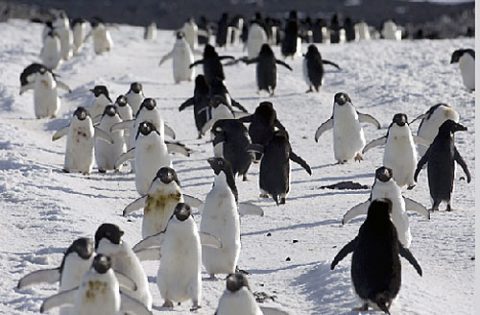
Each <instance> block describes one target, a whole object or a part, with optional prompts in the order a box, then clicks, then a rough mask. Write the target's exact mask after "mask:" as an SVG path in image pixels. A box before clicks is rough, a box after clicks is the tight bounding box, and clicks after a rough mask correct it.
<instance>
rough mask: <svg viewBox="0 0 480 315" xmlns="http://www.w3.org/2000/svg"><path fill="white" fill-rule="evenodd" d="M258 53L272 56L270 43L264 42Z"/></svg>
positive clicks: (262, 55) (263, 55)
mask: <svg viewBox="0 0 480 315" xmlns="http://www.w3.org/2000/svg"><path fill="white" fill-rule="evenodd" d="M258 55H259V56H261V57H270V56H273V50H272V48H271V47H270V45H269V44H263V45H262V47H261V48H260V52H259V53H258Z"/></svg>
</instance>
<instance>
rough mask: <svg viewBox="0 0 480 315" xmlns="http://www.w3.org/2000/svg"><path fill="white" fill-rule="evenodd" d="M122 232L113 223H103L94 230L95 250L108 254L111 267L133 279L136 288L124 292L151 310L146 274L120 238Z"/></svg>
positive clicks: (127, 245)
mask: <svg viewBox="0 0 480 315" xmlns="http://www.w3.org/2000/svg"><path fill="white" fill-rule="evenodd" d="M123 234H124V232H123V231H122V230H121V229H120V228H119V227H118V226H117V225H115V224H110V223H104V224H102V225H100V226H99V227H98V229H97V231H96V232H95V251H96V252H97V253H98V254H103V255H106V256H110V258H111V259H112V269H113V270H114V271H115V272H118V273H120V274H123V275H124V276H126V277H127V278H130V279H131V280H133V282H134V283H135V284H136V287H137V290H135V291H131V290H128V291H126V292H127V293H128V294H129V295H130V296H131V297H132V298H134V299H137V300H138V301H139V302H141V303H142V304H143V305H144V306H145V307H146V308H147V309H148V310H150V311H151V310H152V295H151V293H150V289H149V285H148V279H147V276H146V274H145V271H144V269H143V267H142V264H141V263H140V260H139V259H138V257H137V256H136V255H135V253H134V252H133V250H132V249H131V247H130V245H129V244H128V243H127V242H125V241H124V240H122V236H123Z"/></svg>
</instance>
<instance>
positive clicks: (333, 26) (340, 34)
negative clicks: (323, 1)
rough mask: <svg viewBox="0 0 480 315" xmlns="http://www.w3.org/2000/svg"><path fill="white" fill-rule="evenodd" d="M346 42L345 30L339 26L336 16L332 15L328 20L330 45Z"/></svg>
mask: <svg viewBox="0 0 480 315" xmlns="http://www.w3.org/2000/svg"><path fill="white" fill-rule="evenodd" d="M345 41H346V36H345V29H344V28H343V27H341V26H340V21H339V18H338V14H337V13H335V14H333V15H332V18H331V20H330V43H332V44H338V43H344V42H345Z"/></svg>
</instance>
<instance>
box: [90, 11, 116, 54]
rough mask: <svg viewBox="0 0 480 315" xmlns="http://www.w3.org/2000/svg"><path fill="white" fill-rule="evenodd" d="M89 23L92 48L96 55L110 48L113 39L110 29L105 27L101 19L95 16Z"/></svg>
mask: <svg viewBox="0 0 480 315" xmlns="http://www.w3.org/2000/svg"><path fill="white" fill-rule="evenodd" d="M90 25H91V26H92V30H91V32H90V34H91V35H92V37H93V50H94V51H95V53H96V54H97V55H100V54H103V53H105V52H108V51H110V50H112V48H113V40H112V36H111V35H110V31H109V30H108V29H107V27H106V26H105V24H104V23H103V21H101V20H100V19H98V18H96V19H95V20H93V21H92V22H91V23H90Z"/></svg>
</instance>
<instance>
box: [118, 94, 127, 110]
mask: <svg viewBox="0 0 480 315" xmlns="http://www.w3.org/2000/svg"><path fill="white" fill-rule="evenodd" d="M127 104H128V102H127V98H126V97H125V95H120V96H119V97H117V100H116V101H115V105H117V106H118V107H125V106H127Z"/></svg>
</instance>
